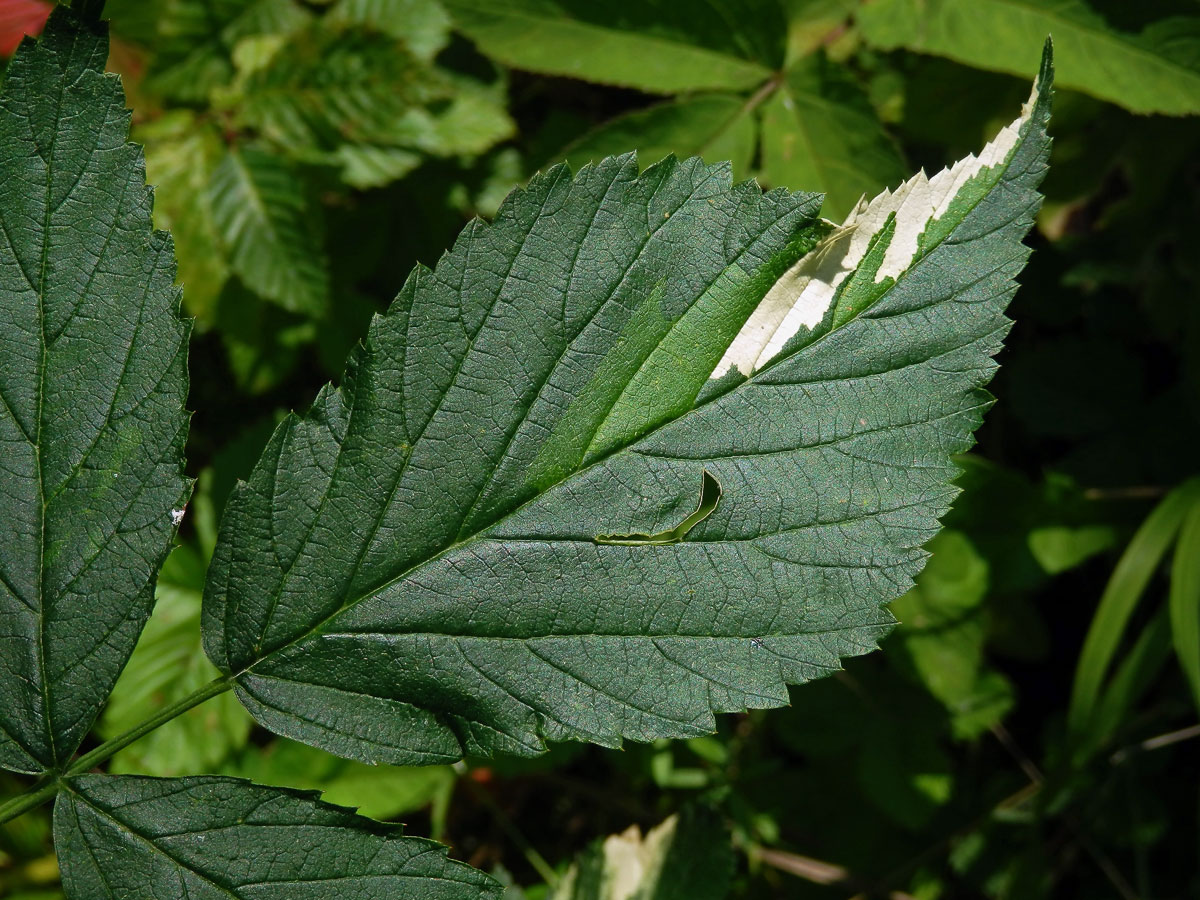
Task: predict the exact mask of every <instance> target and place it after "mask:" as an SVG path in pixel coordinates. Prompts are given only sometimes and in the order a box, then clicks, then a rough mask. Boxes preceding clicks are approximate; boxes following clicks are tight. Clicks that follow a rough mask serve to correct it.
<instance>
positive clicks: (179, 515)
mask: <svg viewBox="0 0 1200 900" xmlns="http://www.w3.org/2000/svg"><path fill="white" fill-rule="evenodd" d="M186 512H187V510H186V509H173V510H171V524H172V525H174V526H175V527H176V528H178V527H179V523H180V522H182V521H183V516H184V514H185V513H186Z"/></svg>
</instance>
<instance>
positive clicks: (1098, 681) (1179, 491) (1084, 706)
mask: <svg viewBox="0 0 1200 900" xmlns="http://www.w3.org/2000/svg"><path fill="white" fill-rule="evenodd" d="M1198 496H1200V482H1196V481H1190V482H1186V483H1184V484H1183V485H1181V486H1180V487H1178V488H1176V489H1175V490H1174V491H1172V492H1171V493H1170V494H1168V495H1167V497H1166V498H1165V499H1164V500H1163V501H1162V503H1160V504H1159V505H1158V506H1157V507H1156V508H1155V509H1154V511H1153V512H1152V513H1150V515H1149V516H1148V517H1147V518H1146V521H1145V522H1144V523H1142V526H1141V527H1140V528H1139V529H1138V530H1137V533H1136V534H1134V536H1133V540H1131V541H1130V542H1129V546H1128V547H1127V548H1126V549H1125V553H1124V554H1123V555H1122V556H1121V559H1120V561H1119V562H1118V563H1117V567H1116V569H1115V570H1114V571H1113V575H1112V578H1111V579H1109V582H1108V586H1107V587H1106V588H1105V589H1104V595H1103V596H1102V597H1101V598H1100V605H1099V607H1098V608H1097V610H1096V615H1095V617H1094V618H1093V619H1092V625H1091V627H1090V628H1089V629H1088V634H1087V638H1086V639H1085V640H1084V643H1083V650H1082V652H1081V653H1080V655H1079V664H1078V666H1077V667H1076V669H1075V685H1074V687H1073V689H1072V691H1071V706H1070V710H1069V711H1068V713H1067V723H1068V726H1069V728H1070V731H1071V732H1072V734H1074V735H1076V736H1077V737H1081V736H1083V735H1084V734H1085V733H1086V731H1087V729H1088V725H1089V723H1090V721H1091V719H1092V714H1093V712H1094V711H1095V708H1096V703H1097V700H1098V698H1099V696H1100V689H1101V686H1102V684H1103V683H1104V677H1105V675H1106V674H1107V672H1108V669H1109V666H1110V665H1111V663H1112V660H1113V656H1114V654H1115V653H1116V651H1117V647H1118V645H1119V644H1120V642H1121V636H1122V635H1123V634H1124V633H1125V626H1126V625H1127V624H1128V622H1129V617H1130V615H1131V614H1132V613H1133V610H1134V608H1135V607H1136V606H1137V603H1138V600H1140V599H1141V596H1142V594H1143V592H1144V591H1145V590H1146V585H1147V584H1149V583H1150V579H1151V577H1152V576H1153V575H1154V572H1155V571H1156V570H1157V569H1158V566H1159V563H1161V562H1162V560H1163V557H1164V556H1165V555H1166V553H1167V550H1168V549H1169V548H1170V546H1171V542H1172V541H1173V540H1174V539H1175V535H1176V533H1177V532H1178V531H1179V526H1180V524H1181V523H1182V521H1183V518H1184V515H1185V514H1186V513H1187V511H1188V509H1189V507H1190V506H1191V505H1192V504H1193V503H1194V502H1195V500H1196V498H1197V497H1198Z"/></svg>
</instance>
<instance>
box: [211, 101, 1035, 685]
mask: <svg viewBox="0 0 1200 900" xmlns="http://www.w3.org/2000/svg"><path fill="white" fill-rule="evenodd" d="M1034 126H1035V122H1034V120H1033V119H1032V118H1031V119H1030V120H1028V121H1027V122H1026V123H1025V125H1024V127H1025V128H1028V127H1034ZM1027 138H1028V132H1027V131H1026V133H1024V134H1022V135H1021V138H1020V140H1019V142H1018V144H1017V145H1016V146H1015V147H1014V148H1013V149H1012V150H1011V151H1010V154H1009V157H1008V159H1007V160H1006V161H1005V162H1004V164H1003V166H1004V168H1003V170H1002V172H1001V173H1000V175H999V176H998V177H997V179H996V181H995V182H994V183H993V184H992V186H991V187H990V188H989V189H988V190H987V191H985V192H983V193H981V194H980V196H979V197H978V198H977V199H976V200H975V201H974V202H973V203H972V204H971V205H970V206H969V207H968V208H967V209H966V210H964V212H963V215H962V218H961V219H960V220H959V222H958V223H956V225H955V227H954V228H951V229H949V230H948V231H947V232H946V233H945V235H944V236H943V237H942V238H940V239H939V240H938V241H937V242H936V243H934V244H932V245H930V246H929V247H928V248H926V249H924V252H923V253H921V255H920V258H919V259H916V260H914V261H913V262H912V263H910V265H909V266H908V267H907V268H906V269H905V271H904V273H903V275H910V274H911V273H912V272H913V270H915V269H916V268H918V267H919V266H922V265H924V264H925V262H926V260H928V259H929V258H930V257H931V256H932V255H933V253H934V251H935V250H937V249H938V248H939V247H941V246H942V245H943V244H944V243H946V242H947V241H948V240H949V239H950V238H951V237H952V236H953V234H954V233H955V232H956V231H957V230H958V227H959V226H960V225H961V224H962V222H964V221H966V219H967V217H968V216H970V214H971V213H972V212H973V211H974V210H975V209H976V208H977V207H978V206H979V204H980V203H982V202H983V201H984V200H985V199H986V198H988V197H990V196H991V194H992V192H993V191H994V190H995V187H996V185H997V184H999V183H1000V182H1001V181H1003V180H1004V177H1005V176H1006V175H1007V174H1008V172H1009V170H1010V167H1011V165H1012V162H1013V160H1015V158H1016V155H1017V153H1018V151H1019V150H1020V149H1021V147H1023V146H1024V144H1025V141H1026V140H1027ZM900 281H901V279H900V278H896V279H894V280H893V282H892V284H891V285H889V286H888V288H887V289H886V290H885V291H883V292H881V293H880V295H879V296H878V297H877V298H876V299H875V303H874V304H872V305H873V306H875V305H878V303H879V302H880V301H881V300H882V299H883V298H884V297H886V296H888V295H889V294H890V293H891V292H892V290H894V289H895V287H896V285H898V284H899V283H900ZM943 302H945V301H943ZM869 308H870V307H867V308H865V309H862V310H860V311H859V312H858V314H857V315H856V316H854V318H853V319H850V320H849V321H848V322H847V323H845V324H846V325H848V324H849V323H850V322H853V321H856V320H858V319H859V318H861V317H862V316H863V314H864V313H865V312H866V311H867V309H869ZM842 327H845V325H843V326H841V327H838V328H831V329H830V330H829V331H827V332H825V333H824V334H822V335H821V336H819V337H818V338H816V339H815V340H814V341H812V342H811V343H808V344H805V345H803V346H801V347H799V348H797V349H796V350H794V351H792V352H791V353H781V354H780V355H779V356H777V357H776V358H775V359H773V360H771V361H769V362H768V363H767V364H766V365H764V366H763V367H762V368H761V369H759V370H758V371H756V372H755V373H754V374H752V375H751V376H749V377H748V378H747V379H746V380H745V381H743V382H742V383H740V384H738V385H736V386H734V387H732V388H730V390H729V391H725V392H722V393H718V394H714V395H713V396H710V397H708V398H706V399H705V400H703V401H701V402H700V403H697V404H696V405H694V406H692V408H691V409H689V410H688V411H687V412H685V413H683V414H682V415H680V416H678V417H676V418H674V419H670V420H668V421H665V422H663V423H661V424H659V425H656V426H654V427H653V428H651V429H649V430H648V431H646V432H644V433H643V434H641V435H639V436H638V438H637V439H636V440H634V441H632V442H631V443H629V444H626V445H624V446H620V447H614V448H613V449H612V450H610V451H609V452H608V453H605V454H603V455H601V456H599V457H597V458H596V459H594V460H592V461H591V462H590V463H587V464H585V465H583V466H581V467H580V468H578V469H576V470H575V471H574V472H571V473H569V474H567V475H564V476H563V477H562V478H560V479H559V480H558V481H556V482H554V483H553V484H551V485H548V486H547V487H546V488H545V489H544V490H542V491H540V492H539V493H537V494H535V495H534V496H532V497H530V498H529V499H528V500H526V501H524V502H523V503H520V504H519V505H517V506H516V507H514V508H513V509H512V510H510V511H509V512H507V513H505V514H504V515H503V516H501V517H500V518H498V519H497V520H495V521H494V522H492V523H490V524H489V525H488V526H487V527H486V528H483V529H481V530H480V531H477V532H475V533H474V534H471V535H469V536H467V537H464V538H461V539H458V540H455V541H453V542H452V543H450V544H448V545H447V546H446V547H444V548H443V549H442V550H439V551H438V552H437V553H434V554H432V555H430V556H428V557H426V558H425V559H423V560H420V561H418V562H415V563H413V564H412V565H410V566H409V567H408V568H406V569H405V570H404V571H402V572H400V573H399V574H397V575H395V576H393V577H391V578H389V579H387V580H386V581H383V582H381V583H380V584H377V585H375V586H373V587H371V588H369V589H366V590H364V591H362V592H360V593H359V595H358V596H357V597H355V598H354V599H353V600H351V601H349V602H348V603H345V604H343V605H341V606H339V607H338V609H336V610H334V611H333V612H331V613H330V614H329V615H327V616H325V617H324V618H322V619H321V620H320V621H319V622H316V623H315V624H314V625H312V626H311V627H310V628H308V629H307V630H305V631H304V632H303V633H302V634H299V635H297V636H296V637H294V638H292V639H290V640H289V641H287V642H286V643H284V644H281V645H280V646H278V647H276V648H274V649H273V650H271V651H270V652H269V653H267V654H266V655H264V656H263V657H261V658H259V659H256V660H255V661H254V662H252V663H250V664H249V665H247V666H245V667H243V668H242V669H241V670H239V671H237V672H234V673H232V675H233V677H234V678H240V677H241V676H243V675H246V674H252V672H253V669H254V667H255V666H257V665H259V664H261V663H264V662H266V661H268V660H270V659H272V658H273V657H275V655H276V654H278V653H282V652H283V651H285V650H287V649H288V648H290V647H293V646H295V645H296V644H298V643H300V642H301V641H304V640H307V639H308V638H309V637H311V636H313V635H314V634H317V633H318V632H320V630H321V629H322V627H323V626H324V625H326V624H327V623H328V622H330V621H331V620H332V619H334V618H336V617H337V616H338V615H340V614H342V613H343V612H345V611H346V610H349V609H352V608H353V607H355V606H357V605H358V604H359V603H362V602H363V601H364V600H367V599H369V598H370V597H372V596H375V595H376V594H378V593H379V592H380V591H382V590H385V589H386V588H388V587H390V586H391V585H394V584H397V583H399V582H401V581H403V580H405V579H407V578H408V577H409V576H410V575H412V574H413V573H414V572H416V571H418V570H420V569H422V568H424V567H425V566H427V565H430V564H432V563H434V562H437V561H438V560H439V559H442V558H443V557H445V556H448V555H450V554H451V553H453V552H454V551H456V550H457V549H459V548H460V547H462V546H464V545H466V544H469V543H471V542H473V541H475V540H478V539H481V538H483V537H484V536H486V535H487V533H488V532H490V531H493V530H495V529H496V528H498V527H499V526H501V525H502V524H504V523H505V522H506V521H508V520H509V519H511V518H512V517H514V516H516V515H517V514H518V513H519V512H521V510H523V509H524V508H525V507H527V506H529V505H530V504H532V503H534V502H536V501H538V500H540V499H541V498H542V497H544V496H545V495H546V494H548V493H549V492H550V491H552V490H554V489H556V488H557V487H559V486H560V485H562V484H564V483H566V482H568V481H570V480H572V479H574V478H577V477H579V476H582V475H584V474H585V473H587V472H589V471H591V470H592V469H593V468H595V467H597V466H600V465H603V464H604V463H606V462H607V461H608V460H609V459H611V458H612V457H614V456H616V455H618V454H620V453H625V452H630V451H634V450H636V446H637V445H638V444H640V443H642V442H644V441H646V440H647V439H648V438H650V437H652V436H653V435H655V434H657V433H658V432H659V431H661V430H663V429H665V428H668V427H671V426H673V425H675V424H676V423H679V422H682V421H684V420H685V419H686V418H687V417H688V416H690V415H692V414H694V413H698V412H700V411H701V410H703V409H704V408H706V407H707V406H708V405H709V404H711V403H714V402H716V401H717V400H720V399H722V398H723V397H725V396H726V394H728V393H732V392H734V391H738V390H741V389H742V388H743V387H745V386H746V385H748V384H751V383H753V382H754V381H755V379H757V378H759V377H761V376H762V375H764V374H765V373H767V372H769V371H770V370H772V369H774V368H775V367H776V366H777V365H778V364H780V363H782V362H784V361H786V360H789V359H792V358H793V357H795V356H797V355H798V354H800V353H804V352H806V351H808V350H809V349H811V348H813V347H816V346H818V345H820V344H821V343H822V342H824V341H825V340H826V339H828V338H830V336H831V335H833V334H835V333H836V332H839V331H841V329H842ZM271 677H274V676H271Z"/></svg>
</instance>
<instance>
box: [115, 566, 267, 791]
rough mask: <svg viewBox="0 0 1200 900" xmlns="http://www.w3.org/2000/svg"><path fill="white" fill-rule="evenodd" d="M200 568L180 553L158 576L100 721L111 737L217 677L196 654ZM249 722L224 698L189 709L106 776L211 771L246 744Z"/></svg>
mask: <svg viewBox="0 0 1200 900" xmlns="http://www.w3.org/2000/svg"><path fill="white" fill-rule="evenodd" d="M203 589H204V561H203V560H202V559H201V558H200V556H199V554H197V553H196V552H195V551H193V550H192V549H191V548H190V547H186V546H184V547H177V548H176V549H175V550H174V552H173V553H172V554H171V555H170V556H169V557H167V561H166V563H164V565H163V568H162V571H161V572H160V573H159V576H158V586H157V589H156V591H155V594H156V597H155V603H154V615H153V616H152V617H151V619H150V621H149V622H148V623H147V625H146V628H145V630H144V631H143V632H142V636H141V638H140V639H139V640H138V644H137V647H136V648H134V651H133V655H132V656H130V658H129V662H128V663H127V664H126V666H125V668H124V670H123V671H122V672H121V677H120V678H119V679H118V680H117V684H116V686H115V687H114V688H113V692H112V696H111V697H110V698H109V701H108V706H107V707H106V708H105V710H104V715H103V717H102V718H101V720H100V724H99V728H98V732H99V734H100V735H101V737H104V738H112V737H116V736H117V735H119V734H122V733H123V732H125V731H128V730H129V729H130V728H133V727H134V726H135V725H138V724H139V723H141V722H142V721H143V720H144V719H145V718H146V717H147V716H149V715H153V714H154V713H156V712H159V711H160V710H162V709H164V708H166V707H167V706H170V705H171V704H173V703H175V702H177V701H179V700H182V699H183V698H184V697H186V696H188V695H189V694H191V693H192V692H193V691H196V690H199V689H200V688H201V687H203V686H204V685H206V684H208V683H209V682H210V681H212V680H213V679H214V678H216V677H217V674H218V673H217V671H216V670H215V669H214V668H213V667H212V663H210V662H209V661H208V659H207V658H205V656H204V653H203V651H202V650H201V649H200V598H201V593H202V591H203ZM250 724H251V723H250V719H249V717H248V716H247V715H246V713H245V710H243V709H242V708H241V705H240V704H239V703H238V702H237V700H236V699H234V698H233V697H231V696H229V695H228V694H222V695H221V696H219V697H215V698H213V699H212V700H211V701H210V702H208V703H206V704H204V705H203V706H200V707H198V708H196V709H192V710H188V712H186V713H184V714H183V715H182V716H180V717H179V718H177V719H173V720H171V721H170V722H168V723H167V724H165V725H163V726H162V727H161V728H158V729H157V730H155V731H153V732H151V733H150V734H149V735H147V736H146V737H145V738H143V739H142V740H140V741H138V742H137V743H136V744H133V745H132V746H130V747H126V748H125V749H124V750H122V751H121V752H120V753H118V754H117V755H116V756H114V757H113V760H112V763H111V764H110V771H111V772H114V773H126V772H128V773H137V774H143V775H188V774H192V773H194V772H207V771H212V769H213V767H214V766H218V765H220V764H221V763H222V762H224V761H225V759H226V758H227V757H228V756H229V755H230V753H232V752H233V751H235V750H237V749H239V748H240V747H242V746H243V745H244V744H245V743H246V739H247V738H248V737H249V734H250Z"/></svg>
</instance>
